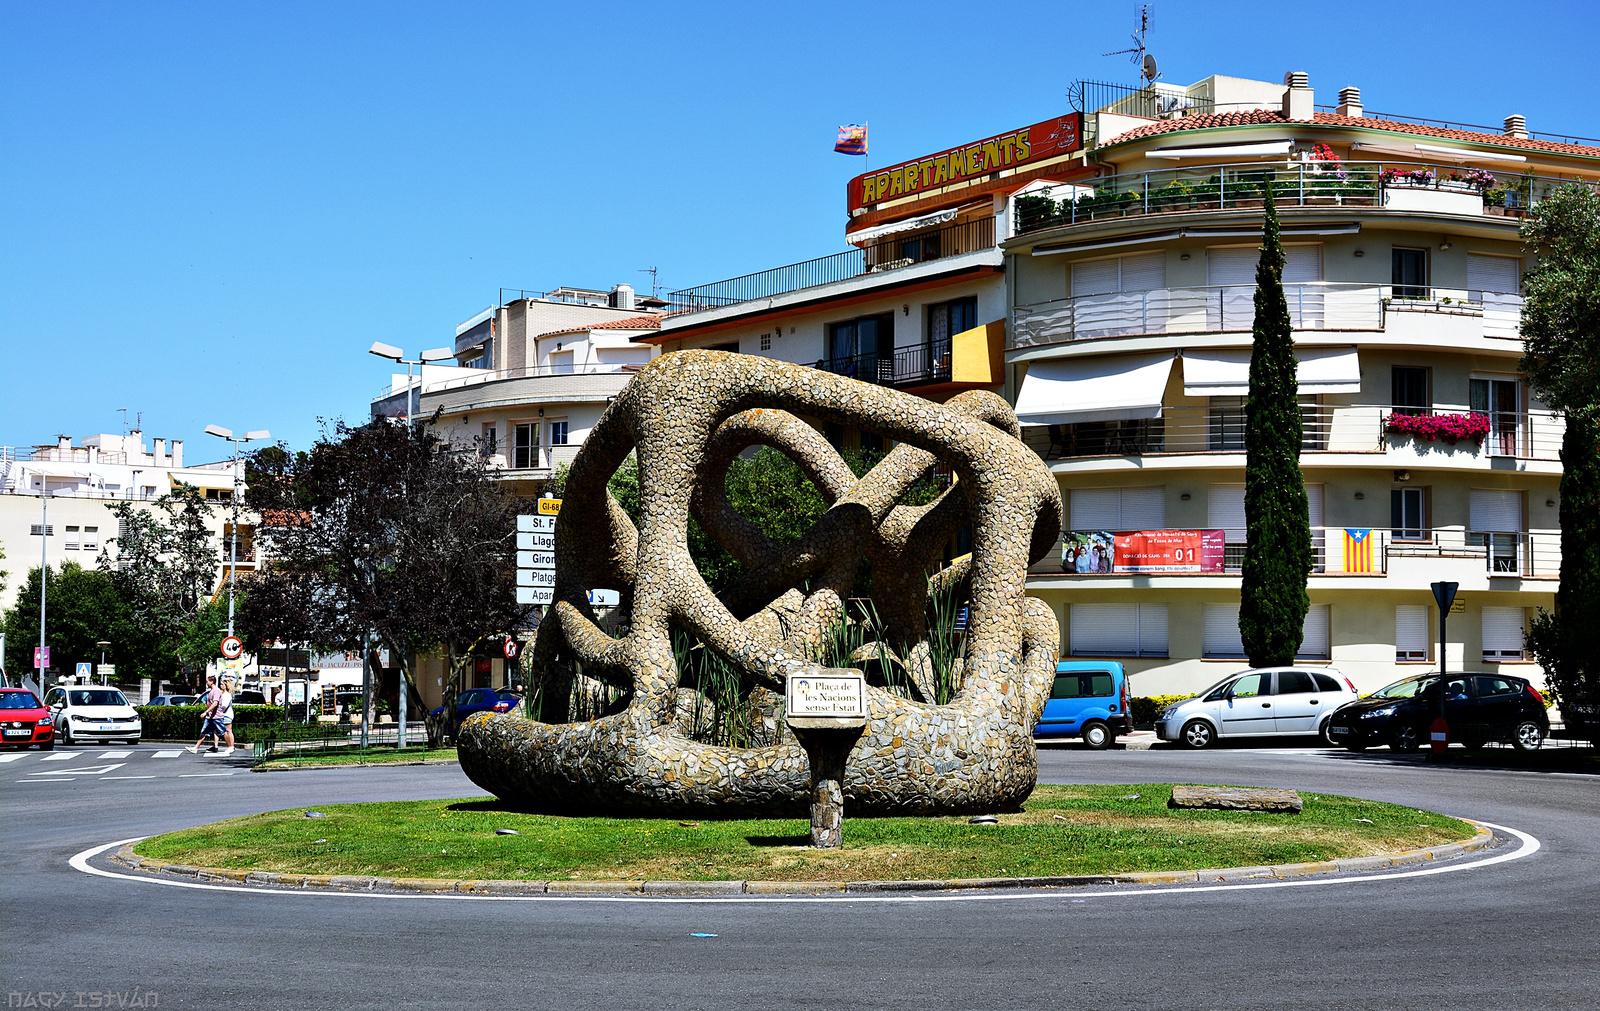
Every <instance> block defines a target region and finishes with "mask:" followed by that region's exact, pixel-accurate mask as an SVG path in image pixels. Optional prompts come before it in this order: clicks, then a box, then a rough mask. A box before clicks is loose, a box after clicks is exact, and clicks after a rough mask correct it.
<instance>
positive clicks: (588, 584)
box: [458, 351, 1062, 818]
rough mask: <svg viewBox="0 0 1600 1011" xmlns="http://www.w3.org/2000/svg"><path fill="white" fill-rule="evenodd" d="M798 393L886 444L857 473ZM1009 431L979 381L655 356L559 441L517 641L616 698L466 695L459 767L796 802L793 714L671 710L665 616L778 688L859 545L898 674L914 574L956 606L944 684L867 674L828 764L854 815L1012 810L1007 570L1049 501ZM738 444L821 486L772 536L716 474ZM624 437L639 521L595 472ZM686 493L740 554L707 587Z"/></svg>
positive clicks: (814, 642)
mask: <svg viewBox="0 0 1600 1011" xmlns="http://www.w3.org/2000/svg"><path fill="white" fill-rule="evenodd" d="M801 417H804V418H807V419H811V420H814V421H817V422H821V423H833V424H839V425H854V426H859V427H861V428H862V429H863V430H866V431H871V432H875V433H877V434H879V435H880V436H882V437H884V438H885V439H887V440H893V441H894V442H895V443H897V445H895V447H894V448H893V449H892V450H891V451H890V452H889V453H887V454H886V455H885V456H884V458H883V459H882V460H881V461H879V462H878V463H877V465H876V466H874V467H873V468H872V470H871V471H870V472H869V473H867V474H866V475H865V476H864V477H862V478H860V479H859V480H857V479H856V478H855V477H854V475H853V474H852V473H851V472H850V469H849V468H848V467H847V466H846V465H845V463H844V461H843V460H842V459H841V458H840V456H839V455H838V453H836V452H835V451H834V449H833V447H832V446H830V445H829V444H828V442H827V441H826V440H825V439H824V438H823V437H822V436H821V435H820V434H819V433H818V432H817V431H816V429H815V428H813V427H812V426H811V425H810V424H808V423H807V422H806V421H802V420H800V419H801ZM1019 435H1020V429H1019V428H1018V425H1017V421H1016V416H1015V414H1014V413H1013V412H1012V410H1011V408H1010V407H1009V406H1008V405H1007V404H1006V403H1005V402H1004V401H1003V400H1001V399H1000V398H999V397H996V396H994V395H993V394H990V393H984V392H977V391H972V392H967V393H963V394H960V395H958V396H956V397H954V398H953V399H951V400H950V401H949V402H948V403H945V404H935V403H932V402H930V401H928V400H924V399H922V398H919V397H915V396H912V395H910V394H907V393H903V392H899V391H896V390H892V389H888V388H884V387H880V386H873V385H869V384H866V383H861V382H857V381H855V380H852V379H848V378H845V377H842V376H837V375H833V374H830V373H826V372H821V371H817V370H814V369H809V368H805V367H802V366H797V365H790V364H786V363H783V362H778V361H773V360H771V359H765V358H756V357H751V356H745V355H739V354H730V353H726V352H716V351H685V352H679V353H675V354H667V355H663V356H661V357H659V358H657V359H655V360H654V361H652V362H651V363H650V364H649V365H648V366H646V367H645V368H644V369H643V370H642V371H641V372H640V373H639V374H638V375H637V376H635V377H634V379H633V380H632V381H631V382H630V383H629V384H628V386H627V388H626V389H625V390H624V391H623V392H622V393H621V394H620V395H619V396H618V397H617V399H616V400H615V401H614V402H613V403H612V404H611V405H610V406H609V407H608V408H607V409H606V411H605V413H604V415H603V416H602V417H601V419H600V421H599V422H598V423H597V424H596V426H595V428H594V430H593V432H592V433H591V434H590V436H589V438H588V439H587V440H586V441H585V442H584V445H583V448H582V450H581V451H580V452H579V454H578V456H577V458H576V460H575V461H574V463H573V465H572V469H571V472H570V474H569V476H568V481H567V487H566V491H565V494H564V503H563V506H562V509H561V514H560V517H559V519H558V520H557V523H556V532H555V554H556V586H555V603H554V604H553V605H552V606H551V608H550V610H549V612H548V614H547V615H546V617H545V620H544V621H543V622H542V624H541V625H540V628H539V633H538V638H537V640H536V642H535V645H534V648H533V651H532V662H533V663H534V665H535V668H536V671H537V669H538V668H539V667H540V665H558V664H559V663H562V662H565V660H566V659H567V658H574V659H576V661H577V662H578V663H579V664H581V668H582V672H583V675H584V676H586V677H589V678H595V679H599V680H600V681H603V682H605V683H606V684H609V685H613V686H616V687H617V688H620V689H622V690H623V691H624V692H625V693H626V694H625V695H624V698H625V700H626V704H625V706H624V708H622V710H621V711H620V712H616V713H614V714H612V715H608V716H604V717H602V718H600V719H594V720H588V721H584V722H575V723H541V722H537V721H533V720H529V719H527V718H525V717H523V716H521V715H500V716H491V715H490V714H479V715H476V716H474V717H472V718H471V719H469V720H468V721H466V723H464V724H463V726H462V728H461V732H460V734H459V740H458V746H459V755H460V761H461V765H462V768H463V769H464V770H465V771H466V773H467V775H468V776H470V777H471V778H472V780H473V781H474V782H475V783H477V784H478V785H479V786H482V787H483V788H484V789H486V790H488V791H490V792H491V793H494V794H496V795H498V796H500V797H501V798H503V799H505V800H507V801H509V802H511V803H513V804H516V805H518V806H522V807H526V808H530V809H534V810H541V811H548V812H559V813H569V814H578V813H591V814H609V815H617V816H623V815H627V816H677V817H696V818H705V817H799V816H804V815H805V813H806V811H807V808H808V798H809V795H810V791H809V774H808V769H807V760H806V754H805V752H804V751H803V750H802V749H801V747H800V746H799V745H798V744H797V743H795V742H794V740H793V738H792V737H786V738H784V739H783V740H781V741H779V743H775V744H770V745H767V746H763V747H752V748H724V747H717V746H714V745H709V744H703V743H699V742H696V741H694V740H690V739H689V738H687V737H685V736H683V734H681V733H680V732H679V725H680V718H679V717H680V713H681V711H682V709H683V702H684V699H683V698H682V696H683V695H685V694H686V693H688V692H690V691H691V690H692V689H690V688H684V687H680V678H679V672H678V669H677V666H676V664H675V661H674V657H673V651H672V645H671V638H670V636H671V628H672V626H674V625H677V626H679V627H682V628H685V629H688V630H689V631H690V632H692V633H693V634H694V635H695V636H697V637H698V638H699V640H700V641H701V642H702V643H704V644H705V645H706V646H707V647H708V648H710V649H712V650H714V651H715V653H716V654H717V655H718V656H720V657H721V658H722V659H723V660H724V661H725V662H727V663H728V664H729V665H731V666H732V667H733V668H734V669H736V670H737V671H738V672H739V673H740V676H741V677H743V678H745V679H747V681H748V683H749V684H751V685H753V686H758V689H764V690H767V691H771V692H775V693H778V692H782V691H783V688H784V684H785V677H786V676H787V675H789V674H801V673H810V674H813V675H817V674H822V675H825V674H826V673H827V670H828V668H825V667H821V666H819V665H818V664H817V663H816V662H814V660H813V659H812V657H814V656H816V655H818V646H819V643H820V641H821V637H822V636H823V634H824V633H825V631H826V629H827V628H828V626H829V624H830V623H831V622H833V621H835V620H837V619H838V618H839V616H840V615H841V614H842V613H843V608H844V598H845V597H846V596H847V595H848V592H849V588H850V586H851V583H852V581H853V579H854V577H855V573H856V569H857V568H858V566H859V565H860V563H861V561H862V559H864V558H865V559H868V560H870V562H871V564H872V573H873V598H874V601H875V603H876V606H877V608H878V609H879V612H880V617H881V625H882V628H883V629H884V632H885V635H886V636H887V637H888V638H889V639H891V640H892V641H893V643H894V646H895V648H896V650H897V651H899V653H900V655H903V656H904V657H906V659H907V665H908V667H909V668H910V670H911V672H912V675H913V680H916V679H917V678H918V676H919V675H920V676H921V677H923V678H925V677H926V671H927V667H928V662H929V661H928V644H927V642H926V628H925V625H926V613H927V600H928V595H929V593H930V587H931V588H935V589H936V588H940V587H946V588H955V589H956V590H957V592H958V593H959V595H960V599H962V600H963V601H964V602H965V603H966V604H967V605H968V606H969V608H970V612H969V622H968V628H967V632H966V643H965V650H964V656H963V657H962V659H961V660H960V661H958V662H959V663H960V668H959V676H960V681H959V684H960V688H959V691H958V692H957V694H956V695H955V696H954V697H953V698H952V699H951V700H950V702H949V703H948V704H946V705H934V704H932V703H931V702H925V701H924V702H919V701H912V700H909V699H907V698H903V697H901V696H900V695H897V694H894V693H891V692H888V691H884V690H880V689H877V688H869V689H868V696H869V697H868V701H867V712H868V718H867V726H866V728H865V730H864V732H863V733H862V734H861V736H860V738H859V739H857V740H856V742H855V744H854V747H853V748H852V750H851V752H850V754H849V759H848V763H847V767H846V774H845V781H844V793H845V800H846V803H847V805H848V806H849V808H850V811H851V813H852V815H911V814H917V815H933V814H963V813H982V812H994V811H1003V810H1015V809H1016V808H1017V806H1018V805H1019V804H1021V802H1022V801H1023V800H1024V799H1026V798H1027V796H1028V795H1029V793H1030V792H1032V790H1033V786H1034V783H1035V781H1036V778H1037V773H1038V756H1037V754H1036V752H1035V750H1034V745H1033V737H1032V735H1033V729H1034V726H1035V724H1036V723H1037V722H1038V719H1039V714H1040V712H1041V710H1042V709H1043V706H1044V701H1045V699H1046V697H1047V696H1048V694H1049V689H1050V685H1051V681H1052V678H1053V676H1054V671H1055V662H1056V655H1057V650H1058V643H1059V628H1058V626H1057V623H1056V619H1055V616H1054V614H1053V613H1052V612H1051V611H1050V609H1049V608H1048V607H1047V606H1046V605H1044V604H1043V603H1042V602H1040V601H1039V600H1037V599H1034V598H1030V597H1027V596H1026V595H1025V594H1024V580H1025V577H1026V570H1027V567H1028V564H1029V563H1030V562H1031V561H1036V560H1038V559H1039V558H1042V557H1043V556H1044V555H1045V553H1046V552H1048V551H1049V550H1050V549H1051V547H1052V546H1053V544H1054V542H1055V541H1056V538H1057V535H1058V534H1059V532H1060V530H1061V525H1062V516H1061V496H1060V491H1059V489H1058V487H1057V485H1056V482H1055V479H1054V478H1053V477H1052V476H1051V474H1050V473H1049V471H1048V470H1047V469H1046V468H1045V466H1044V464H1043V463H1042V462H1041V461H1040V460H1039V458H1038V456H1037V455H1035V454H1034V453H1033V452H1032V451H1031V450H1029V449H1028V448H1027V447H1026V446H1025V445H1024V444H1023V443H1022V441H1021V440H1020V438H1019ZM758 444H763V445H769V446H772V447H774V448H776V449H778V450H779V451H781V452H783V453H786V454H788V455H789V456H790V457H791V458H792V459H793V460H794V461H795V462H796V463H797V464H798V465H799V466H800V467H801V468H802V469H803V471H804V472H805V473H806V475H807V477H808V478H810V480H811V481H813V482H814V483H815V484H816V485H817V487H818V488H819V489H820V490H821V491H822V493H823V496H824V498H825V499H826V500H828V501H829V504H830V508H829V510H828V512H827V513H826V514H825V515H824V516H823V517H822V519H821V520H820V521H819V522H818V523H817V524H816V525H815V526H814V527H813V528H812V530H811V531H810V532H809V533H807V534H806V535H804V536H802V537H801V538H800V539H799V540H798V541H796V542H795V543H793V544H790V545H776V544H773V543H771V542H770V541H768V540H767V538H766V537H765V536H764V535H763V534H762V533H761V531H760V530H759V529H758V528H757V527H756V526H755V525H754V524H752V523H751V522H749V521H748V520H747V519H745V518H744V517H743V516H741V515H740V514H739V513H737V512H736V511H735V510H734V509H733V508H732V507H731V506H730V505H729V503H728V501H727V499H726V496H725V494H724V485H725V477H726V474H727V470H728V466H729V464H730V462H731V461H732V460H733V459H734V457H735V456H737V455H738V454H739V453H740V452H741V451H743V450H745V449H747V448H749V447H751V446H754V445H758ZM630 451H632V452H636V453H637V454H638V468H639V480H640V492H641V508H642V515H641V520H640V523H639V526H638V528H637V529H635V527H634V524H633V523H632V522H631V521H630V519H629V518H628V516H627V514H626V513H625V512H623V510H622V508H621V507H620V506H619V505H618V504H617V503H616V501H615V500H614V499H612V498H611V496H610V495H609V494H608V492H607V489H606V485H607V481H608V480H609V478H610V477H611V475H612V474H613V473H615V471H616V469H617V468H618V466H619V465H621V464H622V463H623V462H624V461H625V459H626V458H627V455H628V453H629V452H630ZM936 461H938V462H940V463H942V464H943V465H945V466H947V467H948V468H950V470H951V471H952V472H953V473H954V475H955V476H956V480H955V481H954V482H953V483H952V484H951V485H950V487H949V488H948V489H946V490H945V491H944V492H943V493H942V494H941V495H940V497H939V498H938V499H937V500H935V501H933V502H932V503H930V504H927V505H923V506H915V507H913V506H907V505H902V504H899V503H900V501H901V498H902V496H903V495H904V494H905V492H906V490H907V489H908V488H910V487H911V486H912V485H913V484H914V483H915V482H916V481H917V480H918V479H919V478H920V477H921V476H922V475H924V473H925V472H927V471H928V469H929V468H930V466H932V465H933V464H934V463H935V462H936ZM691 514H693V515H694V517H695V519H696V520H697V521H698V522H699V523H700V524H701V525H702V526H703V527H704V528H705V530H706V531H707V532H708V533H709V534H711V535H712V536H713V537H715V538H716V539H717V540H718V541H720V542H721V543H722V544H723V545H725V546H726V547H727V548H728V550H729V551H730V553H732V554H733V555H734V557H735V558H737V559H738V560H739V561H740V562H741V563H742V564H743V565H744V566H745V569H746V574H745V575H744V576H743V577H742V578H741V579H740V580H739V581H738V582H737V583H736V584H735V585H733V586H732V587H730V588H728V589H726V590H725V591H724V592H723V593H722V594H721V595H720V597H719V596H717V595H713V593H712V592H711V590H710V588H709V587H707V585H706V584H705V582H704V581H703V580H702V579H701V578H700V575H699V573H698V571H697V570H696V567H695V564H694V561H693V559H692V558H691V557H690V555H689V550H688V544H687V524H688V518H689V516H690V515H691ZM968 523H971V524H972V545H973V548H972V553H971V555H970V556H968V557H966V558H963V559H961V560H960V561H959V562H958V563H957V564H955V565H952V566H949V567H947V568H944V569H942V570H939V565H940V562H941V560H942V557H943V554H942V552H943V550H944V545H945V544H946V543H947V541H948V540H949V538H950V537H951V536H952V535H953V534H955V533H956V532H957V531H959V530H960V529H961V528H962V527H963V526H965V525H966V524H968ZM936 570H938V571H936ZM930 573H932V574H933V575H932V578H931V579H930V578H929V575H930ZM597 588H609V589H614V590H617V591H619V593H620V595H621V604H620V606H621V608H623V609H624V610H625V613H627V614H628V615H629V617H630V621H629V622H628V626H627V630H626V633H625V634H623V635H621V636H619V637H614V636H611V635H608V634H607V633H606V632H604V631H602V630H601V629H600V627H599V625H598V623H597V621H596V618H595V614H594V612H593V611H592V610H591V609H590V607H589V604H588V600H587V595H586V594H587V591H588V590H590V589H597ZM770 698H771V699H772V700H773V701H776V696H771V697H770Z"/></svg>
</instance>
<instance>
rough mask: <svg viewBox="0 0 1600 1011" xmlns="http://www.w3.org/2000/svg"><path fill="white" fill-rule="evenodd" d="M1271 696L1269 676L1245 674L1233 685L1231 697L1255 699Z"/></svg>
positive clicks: (1270, 679)
mask: <svg viewBox="0 0 1600 1011" xmlns="http://www.w3.org/2000/svg"><path fill="white" fill-rule="evenodd" d="M1271 694H1272V675H1271V674H1246V675H1245V676H1244V677H1242V678H1240V679H1239V680H1237V681H1235V682H1234V683H1233V697H1234V698H1236V699H1256V698H1260V697H1261V696H1263V695H1271Z"/></svg>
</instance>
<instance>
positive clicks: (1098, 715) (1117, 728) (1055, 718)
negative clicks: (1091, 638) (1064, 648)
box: [1033, 660, 1133, 751]
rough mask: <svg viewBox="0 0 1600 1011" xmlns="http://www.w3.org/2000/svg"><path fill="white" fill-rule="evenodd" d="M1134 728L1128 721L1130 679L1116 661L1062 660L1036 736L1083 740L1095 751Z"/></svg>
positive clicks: (1110, 743) (1035, 730) (1040, 718)
mask: <svg viewBox="0 0 1600 1011" xmlns="http://www.w3.org/2000/svg"><path fill="white" fill-rule="evenodd" d="M1132 729H1133V724H1132V723H1130V722H1129V718H1128V679H1127V677H1126V675H1124V674H1123V671H1122V664H1120V663H1117V662H1116V661H1115V660H1109V661H1108V660H1063V661H1061V662H1060V663H1058V664H1056V679H1055V683H1054V684H1053V685H1052V686H1051V688H1050V698H1049V700H1048V701H1046V702H1045V704H1044V714H1043V715H1042V716H1040V717H1039V726H1038V727H1037V728H1035V729H1034V731H1033V736H1034V737H1038V738H1059V737H1081V738H1082V739H1083V743H1084V744H1087V745H1088V746H1089V747H1091V748H1093V749H1095V750H1096V751H1099V750H1101V749H1102V748H1108V747H1110V746H1111V745H1112V744H1115V743H1116V740H1117V737H1118V735H1120V734H1126V733H1127V732H1128V731H1129V730H1132Z"/></svg>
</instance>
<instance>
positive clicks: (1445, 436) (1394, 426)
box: [1384, 413, 1489, 443]
mask: <svg viewBox="0 0 1600 1011" xmlns="http://www.w3.org/2000/svg"><path fill="white" fill-rule="evenodd" d="M1384 427H1385V429H1386V430H1388V431H1390V432H1393V433H1395V434H1396V435H1409V436H1411V437H1412V438H1413V439H1422V440H1425V441H1427V442H1438V441H1441V440H1442V441H1444V442H1451V443H1455V442H1461V441H1462V440H1463V439H1465V440H1467V441H1469V442H1482V441H1483V437H1484V436H1486V435H1488V434H1489V416H1488V415H1487V414H1477V413H1473V414H1391V415H1389V418H1388V420H1387V421H1386V422H1385V424H1384Z"/></svg>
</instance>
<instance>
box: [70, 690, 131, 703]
mask: <svg viewBox="0 0 1600 1011" xmlns="http://www.w3.org/2000/svg"><path fill="white" fill-rule="evenodd" d="M67 700H68V702H70V703H71V704H72V705H75V706H125V705H127V704H128V700H127V699H125V698H123V697H122V693H121V692H119V691H117V690H116V689H115V688H93V689H83V690H80V691H70V692H67Z"/></svg>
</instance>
